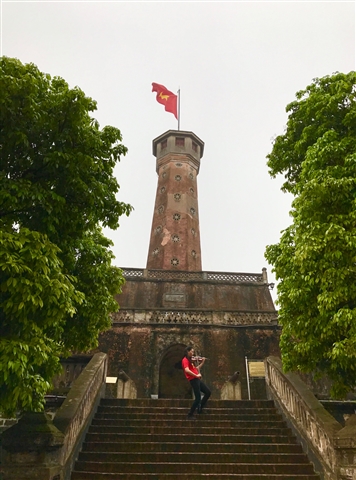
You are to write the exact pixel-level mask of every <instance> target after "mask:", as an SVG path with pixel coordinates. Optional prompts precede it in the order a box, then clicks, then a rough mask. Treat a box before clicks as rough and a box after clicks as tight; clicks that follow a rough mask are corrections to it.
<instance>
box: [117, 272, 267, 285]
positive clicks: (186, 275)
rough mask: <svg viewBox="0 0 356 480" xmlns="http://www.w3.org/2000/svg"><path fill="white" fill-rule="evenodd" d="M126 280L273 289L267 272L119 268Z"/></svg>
mask: <svg viewBox="0 0 356 480" xmlns="http://www.w3.org/2000/svg"><path fill="white" fill-rule="evenodd" d="M121 270H122V272H123V275H124V277H125V278H127V279H136V278H142V279H152V280H182V281H203V282H204V281H213V282H221V283H254V284H256V283H257V284H264V285H268V286H269V287H270V288H273V284H269V283H268V279H267V270H266V269H265V268H263V269H262V272H261V273H231V272H208V271H200V272H192V271H183V270H147V269H143V268H121Z"/></svg>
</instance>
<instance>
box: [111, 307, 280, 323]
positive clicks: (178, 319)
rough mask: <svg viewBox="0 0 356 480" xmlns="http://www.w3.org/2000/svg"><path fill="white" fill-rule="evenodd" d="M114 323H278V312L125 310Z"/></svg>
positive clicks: (115, 316) (113, 315)
mask: <svg viewBox="0 0 356 480" xmlns="http://www.w3.org/2000/svg"><path fill="white" fill-rule="evenodd" d="M112 320H113V323H114V324H115V323H133V324H138V323H141V324H142V323H147V324H151V323H158V324H170V325H187V324H189V325H200V324H204V325H221V326H238V325H277V312H213V311H205V310H125V309H120V310H119V311H118V312H116V313H114V314H112Z"/></svg>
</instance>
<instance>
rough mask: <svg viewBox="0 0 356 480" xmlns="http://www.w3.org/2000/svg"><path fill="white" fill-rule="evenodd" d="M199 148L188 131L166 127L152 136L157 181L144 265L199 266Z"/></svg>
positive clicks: (166, 267) (194, 268)
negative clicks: (154, 136) (159, 134)
mask: <svg viewBox="0 0 356 480" xmlns="http://www.w3.org/2000/svg"><path fill="white" fill-rule="evenodd" d="M203 151H204V142H202V141H201V140H200V138H198V137H197V136H196V135H195V134H194V133H192V132H183V131H180V130H169V131H168V132H166V133H164V134H163V135H161V136H159V137H157V138H156V139H154V140H153V155H155V157H156V159H157V160H156V171H157V174H158V185H157V193H156V201H155V207H154V213H153V220H152V229H151V237H150V245H149V250H148V256H147V269H151V270H161V269H162V270H184V271H201V269H202V263H201V248H200V230H199V212H198V186H197V175H198V173H199V167H200V159H201V158H202V156H203Z"/></svg>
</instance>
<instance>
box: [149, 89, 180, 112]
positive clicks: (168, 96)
mask: <svg viewBox="0 0 356 480" xmlns="http://www.w3.org/2000/svg"><path fill="white" fill-rule="evenodd" d="M152 92H157V95H156V100H157V102H158V103H161V104H162V105H164V109H165V110H166V112H170V113H173V115H174V116H175V117H176V118H177V119H178V116H177V98H178V97H177V95H175V94H174V93H173V92H170V91H169V90H167V89H166V87H164V86H163V85H159V84H158V83H152Z"/></svg>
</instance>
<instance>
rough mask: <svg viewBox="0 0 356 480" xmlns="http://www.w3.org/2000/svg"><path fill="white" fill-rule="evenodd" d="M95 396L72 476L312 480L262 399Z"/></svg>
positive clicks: (92, 479) (81, 479) (315, 478)
mask: <svg viewBox="0 0 356 480" xmlns="http://www.w3.org/2000/svg"><path fill="white" fill-rule="evenodd" d="M191 403H192V400H176V399H159V400H151V399H135V400H115V399H114V400H112V399H103V400H102V402H101V404H100V406H99V408H98V412H97V413H96V416H95V417H94V419H93V422H92V425H91V426H90V429H89V431H88V433H87V435H86V439H85V442H84V444H83V449H82V452H81V453H80V454H79V458H78V461H77V462H76V464H75V467H74V470H73V472H72V476H71V479H72V480H104V479H105V480H119V479H120V480H122V479H129V480H138V479H140V480H143V479H148V480H169V479H175V480H184V479H187V480H188V479H189V480H198V479H199V480H201V479H205V478H209V479H214V480H218V479H219V480H220V479H221V480H222V479H224V480H227V479H236V480H282V479H283V480H320V477H319V475H317V474H315V473H314V469H313V466H312V464H311V463H310V462H309V460H308V458H307V456H306V455H305V454H304V453H303V451H302V449H301V446H300V445H299V444H298V443H297V441H296V439H295V438H294V437H293V435H292V433H291V431H290V430H289V429H288V428H287V426H286V424H285V422H284V421H283V419H282V417H281V416H280V415H279V413H278V412H277V411H276V409H275V408H274V405H273V402H271V401H267V400H250V401H249V400H239V401H224V400H209V403H208V407H207V409H206V410H207V411H206V414H203V415H197V418H196V420H195V421H192V420H187V419H186V415H187V412H188V410H189V407H190V405H191Z"/></svg>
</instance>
